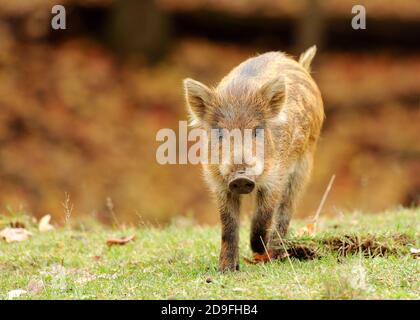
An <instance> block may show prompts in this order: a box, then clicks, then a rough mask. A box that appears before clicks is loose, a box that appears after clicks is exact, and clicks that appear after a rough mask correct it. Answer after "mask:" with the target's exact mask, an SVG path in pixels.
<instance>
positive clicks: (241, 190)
mask: <svg viewBox="0 0 420 320" xmlns="http://www.w3.org/2000/svg"><path fill="white" fill-rule="evenodd" d="M254 187H255V183H254V181H252V180H251V179H249V178H247V177H236V178H234V179H232V180H231V181H230V182H229V190H230V191H232V192H233V193H236V194H245V193H250V192H251V191H252V190H254Z"/></svg>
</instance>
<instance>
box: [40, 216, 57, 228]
mask: <svg viewBox="0 0 420 320" xmlns="http://www.w3.org/2000/svg"><path fill="white" fill-rule="evenodd" d="M50 220H51V215H49V214H47V215H45V216H43V217H42V218H41V220H39V224H38V229H39V231H41V232H46V231H50V230H52V229H54V227H53V226H52V225H51V224H50Z"/></svg>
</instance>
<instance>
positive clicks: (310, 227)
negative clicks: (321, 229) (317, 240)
mask: <svg viewBox="0 0 420 320" xmlns="http://www.w3.org/2000/svg"><path fill="white" fill-rule="evenodd" d="M315 232H316V228H315V224H314V223H308V224H307V225H306V226H304V227H302V228H300V229H298V230H297V231H296V235H297V236H298V237H300V236H303V235H309V236H313V235H314V234H315Z"/></svg>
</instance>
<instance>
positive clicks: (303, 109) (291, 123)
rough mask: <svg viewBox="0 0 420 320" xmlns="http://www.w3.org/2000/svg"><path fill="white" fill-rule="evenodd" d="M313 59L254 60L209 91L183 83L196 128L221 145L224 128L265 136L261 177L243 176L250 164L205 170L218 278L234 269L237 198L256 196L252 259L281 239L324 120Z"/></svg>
mask: <svg viewBox="0 0 420 320" xmlns="http://www.w3.org/2000/svg"><path fill="white" fill-rule="evenodd" d="M315 53H316V47H315V46H313V47H311V48H309V49H308V50H306V51H305V52H304V53H302V54H301V56H300V58H299V60H298V61H296V60H294V59H293V58H291V57H289V56H288V55H286V54H285V53H282V52H267V53H264V54H261V55H258V56H255V57H252V58H250V59H248V60H246V61H244V62H242V63H241V64H240V65H238V66H237V67H235V68H234V69H233V70H232V71H231V72H230V73H229V74H228V75H226V76H225V77H224V78H223V79H222V80H221V81H220V83H219V84H218V85H217V86H216V87H214V88H209V87H207V86H206V85H204V84H202V83H200V82H198V81H195V80H192V79H189V78H187V79H185V80H184V89H185V96H186V102H187V106H188V109H189V113H190V117H191V118H192V122H193V125H195V126H196V127H199V128H202V129H204V130H206V131H211V130H213V129H216V130H219V131H220V132H221V134H220V135H221V139H223V132H225V130H222V129H226V130H227V131H230V130H233V129H239V130H244V129H251V130H254V131H255V130H257V129H258V128H260V129H263V131H264V141H263V143H264V157H263V158H261V157H260V158H258V159H256V160H255V161H257V162H258V161H260V162H262V163H260V167H261V165H262V168H263V169H262V170H260V171H261V172H257V173H256V172H255V170H247V169H249V166H250V165H249V164H246V163H245V164H236V163H233V162H227V163H226V162H224V163H219V164H214V163H208V164H203V170H204V176H205V179H206V180H207V182H208V184H209V186H210V189H211V190H212V191H213V193H214V195H215V198H216V201H217V206H218V209H219V213H220V219H221V223H222V237H221V238H222V239H221V251H220V259H219V269H220V270H221V271H234V270H239V252H238V241H239V233H238V226H239V209H240V200H241V194H246V193H250V192H251V191H253V190H254V189H255V191H256V209H255V213H254V214H253V217H252V223H251V239H250V240H251V249H252V250H253V252H254V253H260V254H264V253H266V252H270V244H271V243H272V242H273V241H272V240H274V239H276V238H278V237H279V236H280V237H284V236H285V235H286V233H287V229H288V226H289V223H290V219H291V217H292V215H293V212H294V210H295V207H296V202H297V200H298V198H299V196H300V194H301V193H302V190H303V189H304V186H305V184H306V183H307V181H308V178H309V176H310V173H311V169H312V164H313V158H314V152H315V149H316V144H317V140H318V137H319V135H320V131H321V127H322V123H323V120H324V108H323V101H322V97H321V93H320V91H319V88H318V86H317V85H316V83H315V81H314V80H313V78H312V77H311V75H310V65H311V62H312V59H313V58H314V56H315ZM256 136H257V134H255V135H254V138H255V137H256ZM232 152H234V151H232ZM254 165H255V163H254Z"/></svg>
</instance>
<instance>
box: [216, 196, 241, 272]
mask: <svg viewBox="0 0 420 320" xmlns="http://www.w3.org/2000/svg"><path fill="white" fill-rule="evenodd" d="M218 198H219V199H218V203H219V211H220V220H221V223H222V244H221V245H222V246H221V250H220V259H219V269H220V271H235V270H239V244H238V243H239V196H238V195H234V194H231V193H227V194H226V195H222V196H219V197H218Z"/></svg>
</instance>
